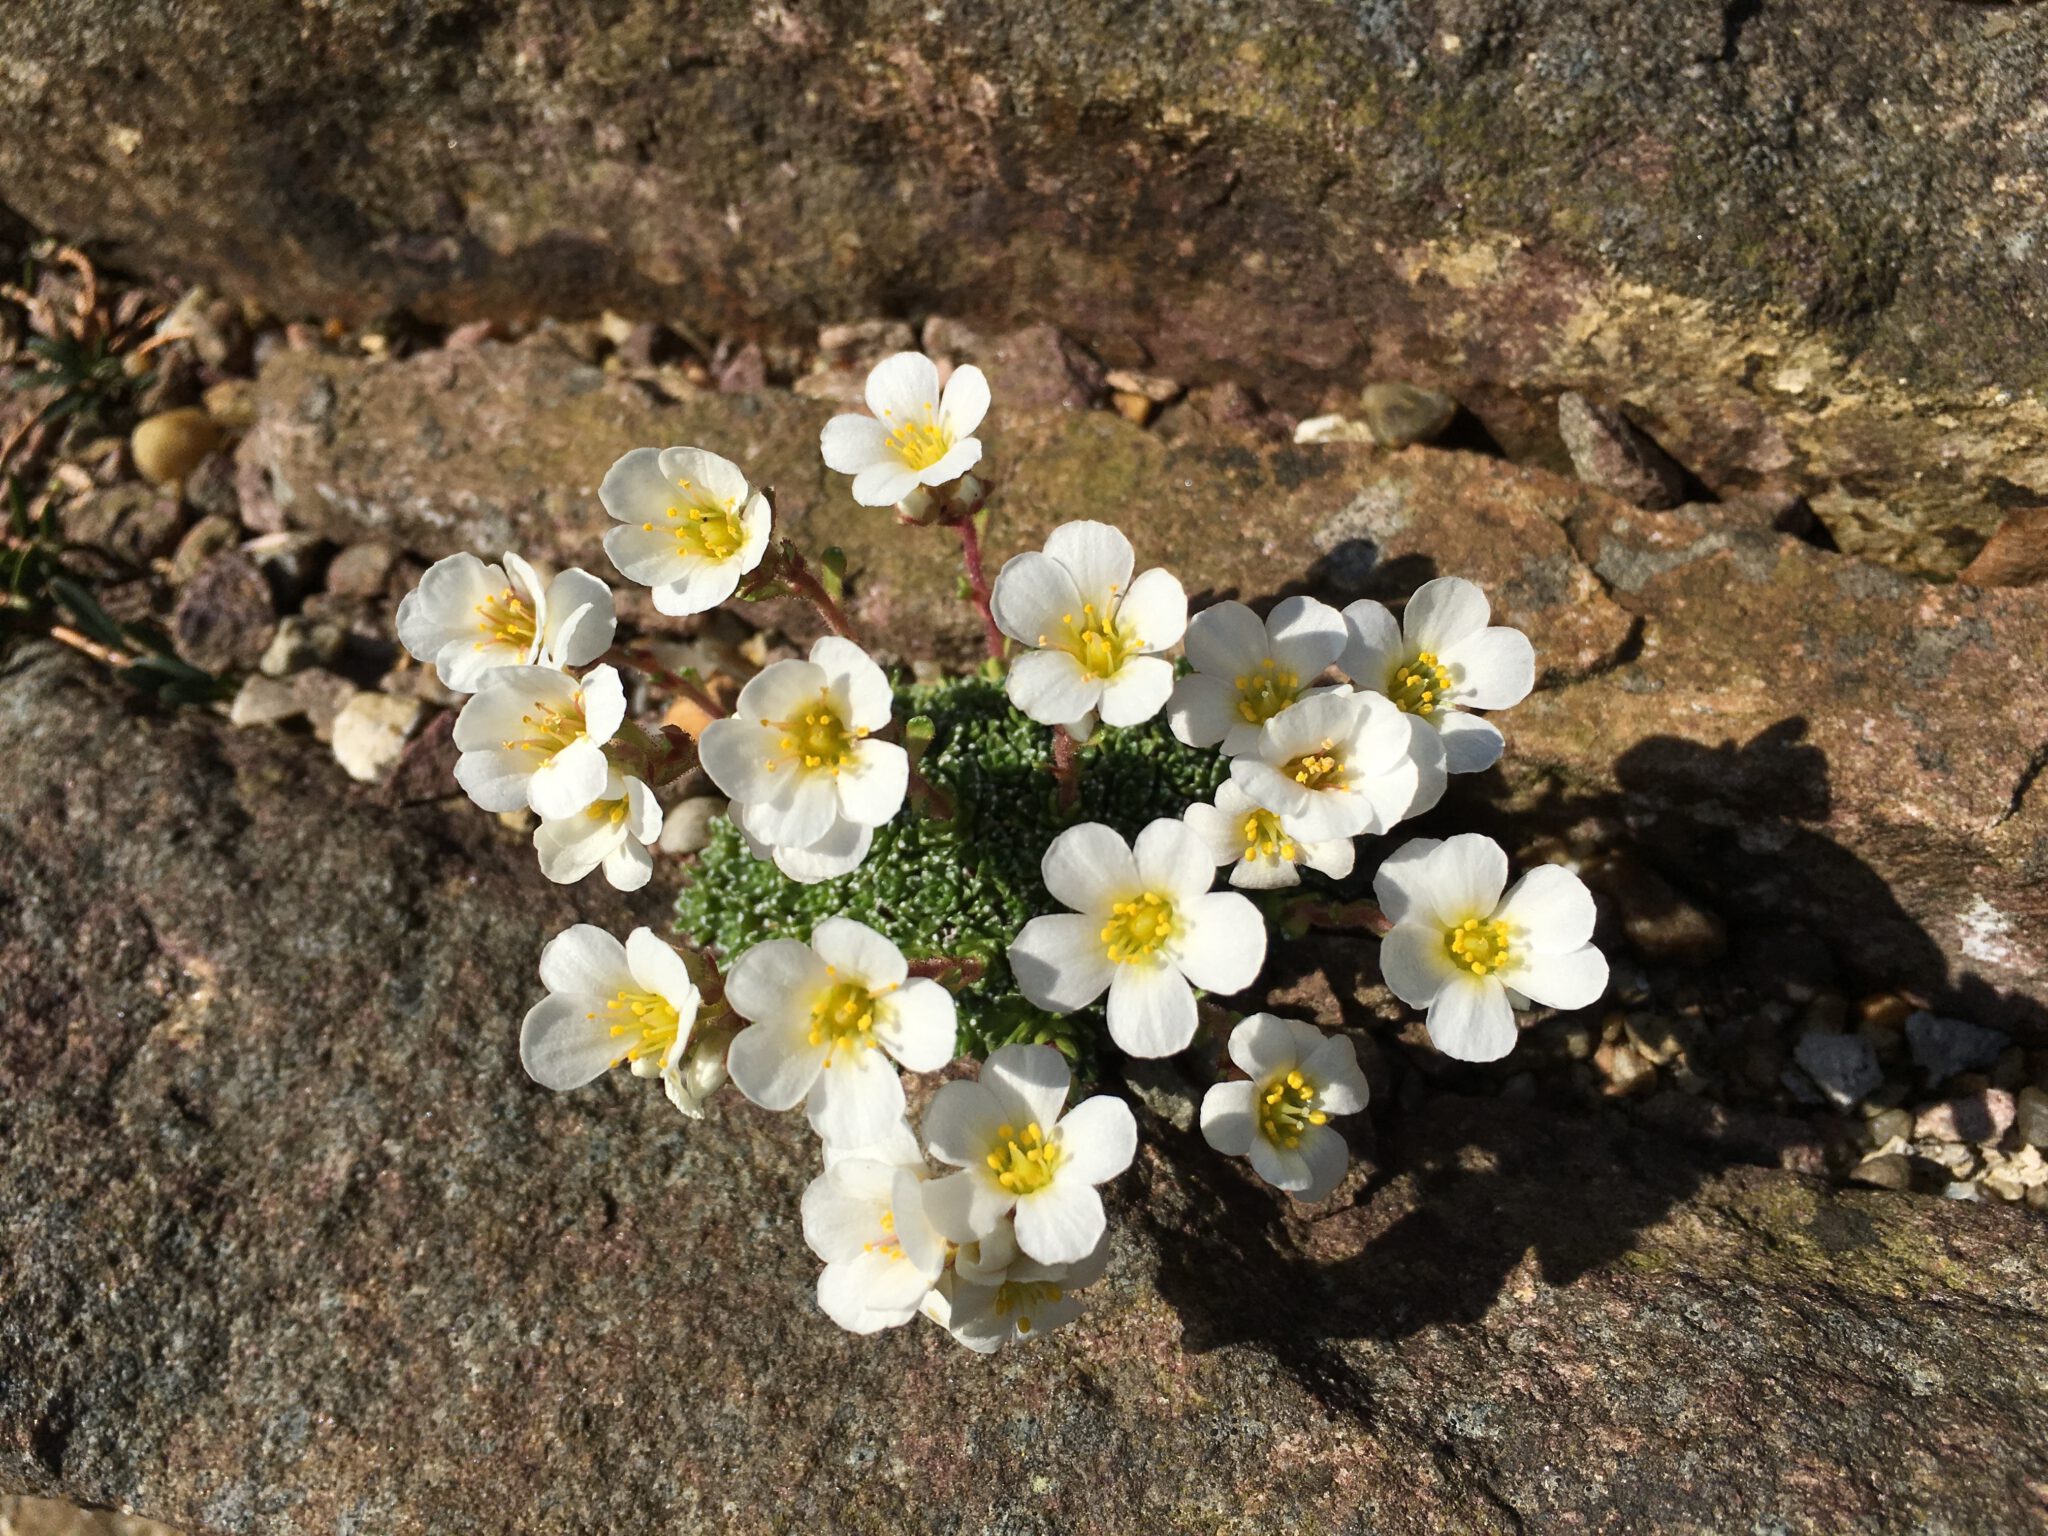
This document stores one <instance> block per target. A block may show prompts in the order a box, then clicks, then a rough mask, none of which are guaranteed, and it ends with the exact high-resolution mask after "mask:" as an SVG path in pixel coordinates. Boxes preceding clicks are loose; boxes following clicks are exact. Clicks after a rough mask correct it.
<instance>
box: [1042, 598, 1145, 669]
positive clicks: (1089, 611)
mask: <svg viewBox="0 0 2048 1536" xmlns="http://www.w3.org/2000/svg"><path fill="white" fill-rule="evenodd" d="M1060 630H1061V634H1060V636H1059V638H1058V639H1049V638H1048V637H1046V636H1044V635H1040V636H1039V637H1038V643H1039V644H1040V645H1041V646H1052V647H1054V648H1056V649H1058V650H1062V651H1065V652H1066V653H1067V654H1068V655H1070V656H1072V657H1073V658H1074V660H1076V661H1078V662H1079V663H1081V670H1082V671H1083V672H1086V673H1088V674H1089V675H1090V676H1091V677H1099V678H1103V679H1105V680H1106V679H1108V678H1112V677H1115V676H1116V674H1117V673H1118V672H1119V671H1120V670H1121V669H1122V667H1123V664H1124V659H1125V658H1126V657H1127V656H1129V655H1130V654H1131V652H1133V651H1135V650H1137V649H1138V648H1139V645H1140V644H1141V642H1140V641H1139V639H1138V636H1137V634H1136V633H1135V632H1134V631H1133V630H1132V629H1131V627H1130V626H1129V625H1127V624H1119V623H1118V622H1117V621H1116V619H1115V618H1114V617H1113V616H1112V615H1110V614H1106V613H1101V612H1098V611H1097V609H1096V607H1095V605H1094V604H1093V603H1083V604H1082V605H1081V614H1080V622H1079V623H1076V622H1075V617H1074V615H1073V614H1071V613H1066V614H1061V615H1060Z"/></svg>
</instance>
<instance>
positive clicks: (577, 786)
mask: <svg viewBox="0 0 2048 1536" xmlns="http://www.w3.org/2000/svg"><path fill="white" fill-rule="evenodd" d="M610 772H611V765H610V764H609V763H607V762H606V761H605V758H604V749H603V748H602V747H600V746H598V744H597V743H596V742H594V741H592V740H591V739H590V738H589V737H588V736H582V737H578V738H577V739H576V740H575V741H572V742H570V743H569V744H568V745H567V746H566V747H564V748H562V750H561V751H559V752H557V753H555V755H554V756H552V757H550V758H548V759H547V760H546V761H545V762H543V763H542V764H541V765H540V766H539V767H538V768H536V769H534V771H533V776H532V777H531V778H529V779H528V780H527V781H526V803H527V804H528V805H530V806H532V807H533V813H534V815H536V816H541V817H545V818H547V819H550V820H553V819H557V818H560V817H563V816H574V815H575V814H576V813H577V812H578V811H581V810H583V809H585V808H586V807H587V806H588V805H589V804H590V802H591V801H593V800H595V799H596V798H597V797H598V796H599V795H601V794H603V793H604V785H605V779H606V778H607V777H608V776H609V775H610Z"/></svg>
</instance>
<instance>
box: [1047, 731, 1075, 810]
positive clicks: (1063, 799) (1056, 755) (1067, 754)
mask: <svg viewBox="0 0 2048 1536" xmlns="http://www.w3.org/2000/svg"><path fill="white" fill-rule="evenodd" d="M1052 775H1053V777H1054V778H1055V779H1057V780H1059V785H1060V809H1061V810H1063V811H1071V810H1072V809H1073V808H1074V807H1075V806H1076V805H1078V804H1079V803H1080V800H1081V752H1080V748H1079V746H1078V745H1077V744H1076V743H1075V741H1074V736H1073V733H1072V732H1071V731H1069V730H1068V729H1067V728H1066V727H1065V726H1064V725H1056V726H1054V727H1053V728H1052Z"/></svg>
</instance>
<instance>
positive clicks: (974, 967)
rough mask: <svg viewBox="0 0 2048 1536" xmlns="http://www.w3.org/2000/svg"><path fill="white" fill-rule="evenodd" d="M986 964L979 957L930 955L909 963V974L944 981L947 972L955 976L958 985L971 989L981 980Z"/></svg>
mask: <svg viewBox="0 0 2048 1536" xmlns="http://www.w3.org/2000/svg"><path fill="white" fill-rule="evenodd" d="M987 969H988V964H987V962H986V961H984V960H983V959H982V958H981V956H979V955H932V956H930V957H929V958H927V959H923V960H913V961H911V962H910V974H911V975H913V976H928V977H930V978H932V979H933V980H936V981H944V980H945V979H946V977H947V974H948V973H949V972H951V973H955V974H957V976H958V978H959V982H960V985H961V986H963V987H971V986H973V985H974V984H975V983H976V982H977V981H979V980H981V978H982V974H983V973H984V972H985V971H987Z"/></svg>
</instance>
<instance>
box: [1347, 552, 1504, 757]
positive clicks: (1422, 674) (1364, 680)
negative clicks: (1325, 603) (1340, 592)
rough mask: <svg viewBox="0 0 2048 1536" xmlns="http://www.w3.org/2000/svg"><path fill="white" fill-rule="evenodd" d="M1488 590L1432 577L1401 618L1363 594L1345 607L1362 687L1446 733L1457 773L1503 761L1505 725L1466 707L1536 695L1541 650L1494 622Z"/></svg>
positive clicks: (1352, 664)
mask: <svg viewBox="0 0 2048 1536" xmlns="http://www.w3.org/2000/svg"><path fill="white" fill-rule="evenodd" d="M1488 612H1489V610H1488V608H1487V604H1486V594H1485V593H1484V592H1482V591H1480V590H1479V588H1478V587H1476V586H1474V585H1473V584H1472V583H1471V582H1469V581H1466V580H1464V579H1463V578H1462V577H1458V576H1439V577H1438V578H1437V579H1436V580H1435V581H1426V582H1424V583H1423V584H1422V585H1421V586H1420V587H1418V588H1417V589H1416V592H1415V595H1414V596H1413V597H1411V598H1409V599H1408V607H1407V609H1406V610H1405V611H1404V612H1403V614H1402V616H1401V622H1400V623H1399V624H1398V625H1397V624H1395V622H1394V616H1393V615H1392V614H1391V613H1389V612H1388V611H1387V610H1386V609H1385V608H1383V607H1382V606H1380V604H1378V603H1375V602H1372V601H1371V600H1369V599H1361V600H1360V601H1358V602H1355V603H1353V604H1352V605H1351V606H1350V607H1349V608H1346V609H1345V610H1344V623H1345V625H1346V627H1347V628H1348V629H1349V630H1350V633H1351V638H1350V643H1349V644H1348V645H1346V646H1345V648H1344V659H1343V662H1342V663H1341V665H1342V666H1343V669H1344V672H1345V674H1346V675H1347V676H1349V677H1350V678H1351V680H1352V681H1353V682H1355V683H1357V684H1358V686H1359V687H1361V688H1369V689H1371V690H1372V691H1373V692H1374V693H1377V694H1384V695H1385V696H1386V697H1387V698H1390V699H1392V700H1393V701H1394V703H1395V704H1397V705H1399V706H1400V708H1401V709H1402V710H1404V711H1405V712H1406V713H1407V714H1408V716H1409V718H1410V720H1411V721H1412V722H1414V723H1415V724H1416V725H1417V726H1418V727H1419V726H1421V725H1429V726H1434V727H1435V728H1436V730H1437V731H1438V732H1439V733H1441V735H1442V736H1443V745H1444V765H1445V767H1446V769H1447V770H1448V771H1449V772H1451V773H1477V772H1479V771H1480V770H1481V769H1484V768H1491V767H1492V766H1493V765H1494V764H1495V763H1497V762H1499V761H1500V754H1501V748H1502V745H1503V743H1502V740H1501V734H1500V731H1499V730H1498V729H1497V728H1496V727H1495V726H1493V725H1492V724H1491V723H1490V722H1488V721H1485V720H1481V719H1478V718H1476V717H1474V716H1472V715H1468V714H1464V713H1462V711H1464V710H1467V709H1506V708H1507V707H1508V706H1509V705H1511V704H1519V703H1521V702H1522V700H1523V699H1525V698H1527V697H1528V696H1529V690H1530V688H1532V687H1533V686H1535V682H1536V651H1535V648H1534V647H1533V646H1531V645H1530V644H1529V638H1528V636H1526V635H1524V634H1523V633H1522V632H1521V631H1520V630H1518V629H1508V628H1506V627H1505V626H1502V625H1498V624H1497V625H1494V626H1493V627H1492V628H1488V627H1487V623H1486V620H1487V616H1488Z"/></svg>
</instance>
